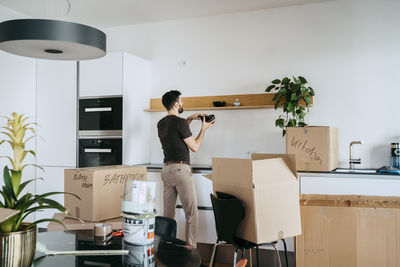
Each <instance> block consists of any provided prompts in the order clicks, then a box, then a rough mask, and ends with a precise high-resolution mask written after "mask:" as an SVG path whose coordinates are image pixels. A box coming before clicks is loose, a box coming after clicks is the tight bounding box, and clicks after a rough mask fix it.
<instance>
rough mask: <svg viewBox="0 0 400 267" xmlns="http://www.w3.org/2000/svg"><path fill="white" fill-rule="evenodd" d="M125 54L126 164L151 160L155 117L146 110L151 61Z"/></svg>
mask: <svg viewBox="0 0 400 267" xmlns="http://www.w3.org/2000/svg"><path fill="white" fill-rule="evenodd" d="M123 56H124V92H123V106H124V112H123V123H122V124H123V147H124V151H123V157H122V162H123V164H128V165H132V164H143V163H148V162H150V138H151V131H150V127H151V124H150V122H151V117H150V114H149V112H144V111H143V109H145V108H147V105H148V103H149V99H150V67H151V65H150V62H149V61H148V60H145V59H143V58H139V57H137V56H134V55H130V54H127V53H124V54H123Z"/></svg>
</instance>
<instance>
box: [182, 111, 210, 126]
mask: <svg viewBox="0 0 400 267" xmlns="http://www.w3.org/2000/svg"><path fill="white" fill-rule="evenodd" d="M200 116H207V114H206V113H196V114H193V115H191V116H189V117H188V118H187V119H186V121H187V122H188V123H189V124H190V123H191V122H192V120H200Z"/></svg>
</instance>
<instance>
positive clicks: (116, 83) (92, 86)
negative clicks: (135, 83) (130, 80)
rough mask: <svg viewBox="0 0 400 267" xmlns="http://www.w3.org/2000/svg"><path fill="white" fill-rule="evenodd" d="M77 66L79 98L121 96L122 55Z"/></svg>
mask: <svg viewBox="0 0 400 267" xmlns="http://www.w3.org/2000/svg"><path fill="white" fill-rule="evenodd" d="M79 64H80V65H79V96H80V97H88V96H110V95H122V53H120V52H119V53H108V54H107V55H106V56H104V57H102V58H99V59H93V60H86V61H81V62H80V63H79Z"/></svg>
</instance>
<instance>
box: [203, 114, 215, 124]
mask: <svg viewBox="0 0 400 267" xmlns="http://www.w3.org/2000/svg"><path fill="white" fill-rule="evenodd" d="M203 117H205V118H206V122H212V121H213V120H215V116H214V114H210V115H206V116H200V120H201V121H203Z"/></svg>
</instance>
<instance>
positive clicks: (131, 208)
mask: <svg viewBox="0 0 400 267" xmlns="http://www.w3.org/2000/svg"><path fill="white" fill-rule="evenodd" d="M155 198H156V182H153V181H136V180H126V182H125V186H124V195H123V199H122V207H121V212H124V213H133V214H147V213H151V212H153V211H154V204H155Z"/></svg>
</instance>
